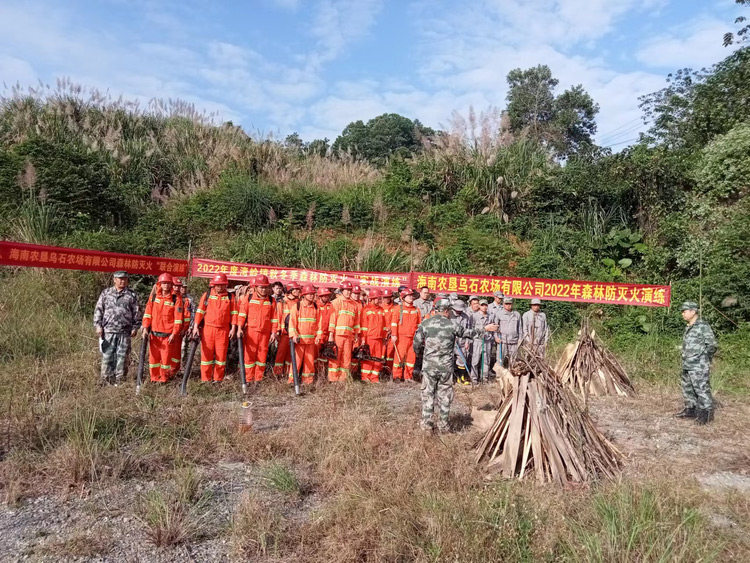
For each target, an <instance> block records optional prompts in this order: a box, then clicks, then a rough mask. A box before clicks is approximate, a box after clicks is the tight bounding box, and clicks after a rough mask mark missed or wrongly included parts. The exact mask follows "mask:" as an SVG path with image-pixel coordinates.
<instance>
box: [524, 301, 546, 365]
mask: <svg viewBox="0 0 750 563" xmlns="http://www.w3.org/2000/svg"><path fill="white" fill-rule="evenodd" d="M541 309H542V301H541V299H532V300H531V311H526V312H525V313H524V314H523V317H522V318H521V322H522V323H523V337H524V340H525V341H526V342H528V343H529V344H530V345H531V346H532V347H534V348H535V349H536V350H537V351H538V352H539V353H540V354H541V356H542V357H544V355H545V354H546V353H547V342H549V325H548V324H547V315H545V314H544V313H542V311H541Z"/></svg>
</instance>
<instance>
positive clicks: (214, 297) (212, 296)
mask: <svg viewBox="0 0 750 563" xmlns="http://www.w3.org/2000/svg"><path fill="white" fill-rule="evenodd" d="M208 298H209V299H213V300H214V301H217V300H218V299H219V298H218V297H216V296H215V295H209V296H208Z"/></svg>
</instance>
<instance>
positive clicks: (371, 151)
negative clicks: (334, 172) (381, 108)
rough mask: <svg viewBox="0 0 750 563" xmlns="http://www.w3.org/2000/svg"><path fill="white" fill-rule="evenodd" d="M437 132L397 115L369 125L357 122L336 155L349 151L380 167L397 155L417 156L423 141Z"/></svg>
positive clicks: (348, 128) (336, 145)
mask: <svg viewBox="0 0 750 563" xmlns="http://www.w3.org/2000/svg"><path fill="white" fill-rule="evenodd" d="M433 134H434V131H433V130H432V129H430V128H428V127H425V126H423V125H422V124H421V123H420V122H419V120H414V121H412V120H410V119H409V118H407V117H404V116H402V115H399V114H397V113H384V114H383V115H379V116H378V117H375V118H373V119H371V120H369V121H368V122H367V123H364V122H363V121H362V120H358V121H353V122H352V123H350V124H349V125H347V126H346V127H345V128H344V131H343V132H342V133H341V135H339V137H338V138H337V139H336V141H334V143H333V150H334V151H347V152H351V153H352V154H353V155H355V156H358V157H362V158H365V159H367V160H369V161H370V162H373V163H376V164H383V163H384V162H385V159H386V158H388V157H389V156H391V155H393V154H395V153H403V152H406V153H415V152H419V151H420V150H421V148H422V137H424V136H429V135H433Z"/></svg>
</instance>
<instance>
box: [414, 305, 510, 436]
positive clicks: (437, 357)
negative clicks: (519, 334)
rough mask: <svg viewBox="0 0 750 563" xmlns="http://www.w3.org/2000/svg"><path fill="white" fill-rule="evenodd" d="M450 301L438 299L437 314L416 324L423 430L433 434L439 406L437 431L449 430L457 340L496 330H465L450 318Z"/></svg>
mask: <svg viewBox="0 0 750 563" xmlns="http://www.w3.org/2000/svg"><path fill="white" fill-rule="evenodd" d="M450 309H451V302H450V301H449V300H448V299H439V300H438V301H437V302H436V303H435V310H436V312H437V313H436V314H435V316H433V317H430V318H429V319H427V320H426V321H424V322H423V323H422V324H420V325H419V328H418V329H417V333H416V334H415V335H414V350H415V351H416V352H422V353H423V356H424V360H423V363H422V422H421V423H420V426H421V427H422V429H424V430H427V431H430V432H431V431H432V429H433V425H434V423H433V420H432V415H433V413H434V411H435V403H437V406H438V426H437V427H438V431H440V432H447V431H448V417H449V416H450V411H451V403H452V402H453V354H454V349H455V346H456V338H468V339H471V338H474V337H476V336H482V335H483V334H484V333H485V331H486V332H493V331H495V330H497V325H487V326H485V327H484V328H475V329H465V328H463V327H462V326H461V325H460V324H456V323H454V322H453V320H451V319H450V318H449V315H450V313H449V311H450Z"/></svg>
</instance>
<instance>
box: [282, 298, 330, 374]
mask: <svg viewBox="0 0 750 563" xmlns="http://www.w3.org/2000/svg"><path fill="white" fill-rule="evenodd" d="M321 320H322V319H321V316H320V311H319V310H318V306H317V305H316V304H315V302H313V303H308V302H307V301H306V300H305V299H300V300H299V302H297V303H296V304H295V305H292V307H291V310H290V311H289V337H290V338H294V337H296V336H299V342H295V343H294V356H295V358H294V361H295V362H296V364H297V369H298V370H299V374H300V377H301V378H302V383H304V384H306V385H309V384H311V383H312V382H313V379H314V377H315V358H316V356H317V355H318V347H317V346H316V345H315V339H316V338H318V339H322V337H323V325H322V324H321ZM326 328H327V327H326ZM289 382H290V383H292V382H294V378H293V374H290V375H289Z"/></svg>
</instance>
